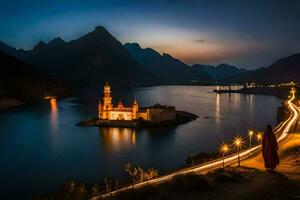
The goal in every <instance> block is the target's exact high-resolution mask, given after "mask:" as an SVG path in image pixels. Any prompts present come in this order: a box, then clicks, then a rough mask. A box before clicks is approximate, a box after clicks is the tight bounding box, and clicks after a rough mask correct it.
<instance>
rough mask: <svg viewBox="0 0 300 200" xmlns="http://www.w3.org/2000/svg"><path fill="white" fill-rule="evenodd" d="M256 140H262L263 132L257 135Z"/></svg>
mask: <svg viewBox="0 0 300 200" xmlns="http://www.w3.org/2000/svg"><path fill="white" fill-rule="evenodd" d="M256 140H257V141H258V142H260V141H261V140H262V133H261V132H258V133H257V135H256Z"/></svg>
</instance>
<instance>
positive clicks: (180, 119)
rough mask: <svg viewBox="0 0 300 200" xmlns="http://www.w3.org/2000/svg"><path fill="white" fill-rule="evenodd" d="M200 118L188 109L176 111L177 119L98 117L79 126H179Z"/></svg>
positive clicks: (80, 123) (78, 124) (84, 121)
mask: <svg viewBox="0 0 300 200" xmlns="http://www.w3.org/2000/svg"><path fill="white" fill-rule="evenodd" d="M197 118H198V116H197V115H195V114H193V113H189V112H186V111H176V119H175V120H172V121H162V122H148V121H145V120H132V121H119V120H99V119H98V118H92V119H87V120H83V121H80V122H78V123H77V124H76V125H77V126H83V127H86V126H99V127H127V128H137V127H139V128H140V127H142V128H144V127H161V126H177V125H179V124H184V123H187V122H190V121H194V120H196V119H197Z"/></svg>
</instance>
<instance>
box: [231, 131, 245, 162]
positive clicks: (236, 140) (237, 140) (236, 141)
mask: <svg viewBox="0 0 300 200" xmlns="http://www.w3.org/2000/svg"><path fill="white" fill-rule="evenodd" d="M233 143H234V146H235V147H236V149H237V154H238V166H241V160H240V148H241V146H242V143H243V140H242V138H241V137H240V136H236V137H235V138H234V140H233Z"/></svg>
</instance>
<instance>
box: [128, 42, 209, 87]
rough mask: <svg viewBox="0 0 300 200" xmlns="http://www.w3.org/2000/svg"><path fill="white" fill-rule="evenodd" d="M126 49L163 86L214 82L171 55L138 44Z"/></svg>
mask: <svg viewBox="0 0 300 200" xmlns="http://www.w3.org/2000/svg"><path fill="white" fill-rule="evenodd" d="M124 47H125V48H126V49H127V50H128V51H129V53H130V54H131V55H132V57H133V58H134V59H135V60H136V61H137V62H138V63H139V64H140V65H141V66H143V67H144V69H146V70H148V71H150V72H151V73H152V74H154V75H155V76H156V77H157V78H158V79H159V82H160V83H162V84H187V83H190V82H191V81H194V82H197V83H201V82H202V83H204V82H205V81H212V80H213V79H211V78H210V77H209V76H207V75H206V74H204V73H202V72H201V71H197V70H194V69H193V68H192V67H190V66H188V65H186V64H185V63H183V62H182V61H180V60H179V59H176V58H174V57H172V56H171V55H169V54H166V53H164V54H162V55H161V54H159V53H158V52H157V51H155V50H153V49H151V48H145V49H143V48H141V47H140V45H139V44H138V43H126V44H125V45H124Z"/></svg>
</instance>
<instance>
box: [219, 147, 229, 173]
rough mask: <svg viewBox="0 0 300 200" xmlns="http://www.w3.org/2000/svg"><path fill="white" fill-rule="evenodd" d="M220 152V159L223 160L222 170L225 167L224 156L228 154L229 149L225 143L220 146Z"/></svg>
mask: <svg viewBox="0 0 300 200" xmlns="http://www.w3.org/2000/svg"><path fill="white" fill-rule="evenodd" d="M220 151H221V153H222V158H223V168H224V167H225V161H224V160H225V155H226V154H227V153H228V151H229V147H228V145H227V144H226V143H223V144H222V145H221V146H220Z"/></svg>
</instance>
